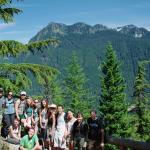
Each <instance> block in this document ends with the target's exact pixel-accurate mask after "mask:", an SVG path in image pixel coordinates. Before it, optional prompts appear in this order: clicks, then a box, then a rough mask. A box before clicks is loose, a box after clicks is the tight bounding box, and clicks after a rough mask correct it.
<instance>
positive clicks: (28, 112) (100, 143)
mask: <svg viewBox="0 0 150 150" xmlns="http://www.w3.org/2000/svg"><path fill="white" fill-rule="evenodd" d="M0 111H1V114H2V120H0V121H1V124H2V126H1V137H2V139H3V140H6V141H8V142H9V143H12V144H18V145H19V149H20V150H41V149H48V150H65V149H69V150H103V149H104V125H103V121H102V119H101V118H100V117H98V116H97V113H96V111H95V110H92V111H91V112H90V116H89V118H88V119H85V118H84V117H83V114H82V113H81V112H79V113H77V114H76V115H74V113H73V111H72V110H71V109H68V110H67V111H66V112H64V108H63V106H62V105H57V106H56V105H55V104H49V103H48V100H47V99H42V100H38V99H32V98H31V97H29V96H27V93H26V92H25V91H21V92H20V94H19V98H18V99H16V98H14V96H13V92H12V91H9V92H8V93H7V94H6V95H5V96H4V91H3V89H2V88H0Z"/></svg>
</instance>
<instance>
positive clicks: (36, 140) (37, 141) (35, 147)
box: [33, 134, 40, 150]
mask: <svg viewBox="0 0 150 150" xmlns="http://www.w3.org/2000/svg"><path fill="white" fill-rule="evenodd" d="M34 138H35V146H34V147H33V150H36V149H37V148H39V147H40V144H39V139H38V137H37V135H36V134H35V135H34Z"/></svg>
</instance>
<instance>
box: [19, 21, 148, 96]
mask: <svg viewBox="0 0 150 150" xmlns="http://www.w3.org/2000/svg"><path fill="white" fill-rule="evenodd" d="M52 37H53V38H57V39H59V40H60V41H61V44H60V45H59V47H56V48H51V47H50V48H48V49H46V50H43V51H42V52H37V53H36V54H31V53H29V54H28V55H27V56H25V57H23V61H29V62H34V63H41V64H48V65H50V66H54V67H56V68H58V69H59V70H60V71H61V72H62V74H63V72H64V69H65V67H66V65H67V64H68V60H69V58H70V56H71V55H72V52H73V51H76V53H77V55H78V57H79V60H80V63H81V64H82V66H83V67H84V69H85V72H86V74H87V77H88V79H89V82H88V85H89V86H90V87H94V89H96V88H99V87H98V86H99V76H98V66H99V64H100V63H101V62H102V61H103V60H104V54H105V46H106V45H107V43H108V42H111V43H112V45H113V47H114V49H115V50H116V52H117V56H118V57H119V59H120V62H121V68H122V71H123V75H124V77H125V80H126V82H127V91H128V93H129V94H130V95H131V91H132V87H133V82H134V76H135V73H136V69H137V63H138V61H139V60H146V59H149V58H150V42H149V41H150V32H149V31H148V30H146V29H144V28H138V27H136V26H134V25H127V26H124V27H118V28H116V29H111V28H108V27H106V26H104V25H100V24H97V25H94V26H90V25H87V24H85V23H76V24H73V25H65V24H60V23H50V24H49V25H48V26H46V27H45V28H44V29H42V30H41V31H39V32H38V33H37V35H35V36H34V37H33V38H32V39H31V40H30V42H31V41H32V42H33V41H39V40H44V39H47V38H52ZM20 60H21V61H22V58H21V59H20ZM148 71H149V70H148ZM149 72H150V71H149Z"/></svg>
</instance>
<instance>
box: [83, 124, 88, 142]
mask: <svg viewBox="0 0 150 150" xmlns="http://www.w3.org/2000/svg"><path fill="white" fill-rule="evenodd" d="M84 133H85V142H87V139H88V124H87V123H86V122H85V124H84Z"/></svg>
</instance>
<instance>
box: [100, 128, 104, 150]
mask: <svg viewBox="0 0 150 150" xmlns="http://www.w3.org/2000/svg"><path fill="white" fill-rule="evenodd" d="M104 135H105V133H104V129H100V139H101V141H100V147H101V149H102V150H103V149H104Z"/></svg>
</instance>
